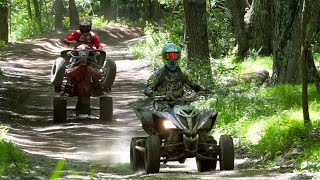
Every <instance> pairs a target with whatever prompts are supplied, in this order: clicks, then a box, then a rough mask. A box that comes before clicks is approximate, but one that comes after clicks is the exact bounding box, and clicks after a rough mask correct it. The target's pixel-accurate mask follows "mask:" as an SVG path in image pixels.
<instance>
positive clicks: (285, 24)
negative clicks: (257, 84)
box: [272, 0, 302, 84]
mask: <svg viewBox="0 0 320 180" xmlns="http://www.w3.org/2000/svg"><path fill="white" fill-rule="evenodd" d="M272 9H273V13H272V14H273V20H274V31H273V32H274V33H273V37H274V38H273V74H272V80H273V82H274V83H276V84H286V83H291V84H292V83H300V82H301V67H300V64H301V63H300V48H301V10H302V3H301V1H300V0H291V1H287V0H274V1H273V5H272Z"/></svg>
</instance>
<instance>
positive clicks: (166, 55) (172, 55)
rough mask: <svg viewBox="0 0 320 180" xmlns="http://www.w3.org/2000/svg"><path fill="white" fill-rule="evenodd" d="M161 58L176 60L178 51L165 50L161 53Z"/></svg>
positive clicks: (178, 57) (178, 56)
mask: <svg viewBox="0 0 320 180" xmlns="http://www.w3.org/2000/svg"><path fill="white" fill-rule="evenodd" d="M162 57H163V59H166V60H169V59H170V60H178V59H180V53H178V52H167V53H163V54H162Z"/></svg>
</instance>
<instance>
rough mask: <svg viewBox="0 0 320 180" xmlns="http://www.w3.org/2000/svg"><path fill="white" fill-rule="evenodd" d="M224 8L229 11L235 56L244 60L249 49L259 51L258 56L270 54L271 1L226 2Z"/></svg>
mask: <svg viewBox="0 0 320 180" xmlns="http://www.w3.org/2000/svg"><path fill="white" fill-rule="evenodd" d="M225 6H226V7H227V9H228V10H229V12H230V14H231V17H232V20H233V25H234V29H235V30H234V34H235V37H236V39H237V44H238V52H237V56H238V57H240V58H244V57H246V56H247V52H248V50H249V49H254V50H256V51H259V54H260V55H270V54H271V53H272V44H271V40H272V16H271V1H267V0H252V1H251V3H250V4H249V2H248V1H247V0H226V1H225Z"/></svg>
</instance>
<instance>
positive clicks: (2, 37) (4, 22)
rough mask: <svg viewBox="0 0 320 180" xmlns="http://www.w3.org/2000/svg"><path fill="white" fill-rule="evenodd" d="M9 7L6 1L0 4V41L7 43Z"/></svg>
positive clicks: (3, 0)
mask: <svg viewBox="0 0 320 180" xmlns="http://www.w3.org/2000/svg"><path fill="white" fill-rule="evenodd" d="M8 20H9V5H8V0H2V1H1V2H0V24H1V28H0V41H4V42H5V43H8V40H9V23H8Z"/></svg>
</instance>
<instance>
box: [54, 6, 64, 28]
mask: <svg viewBox="0 0 320 180" xmlns="http://www.w3.org/2000/svg"><path fill="white" fill-rule="evenodd" d="M53 6H54V14H55V16H54V17H55V23H54V27H55V29H56V30H61V29H62V28H63V24H62V21H63V11H64V6H63V1H62V0H55V1H54V5H53Z"/></svg>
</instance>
